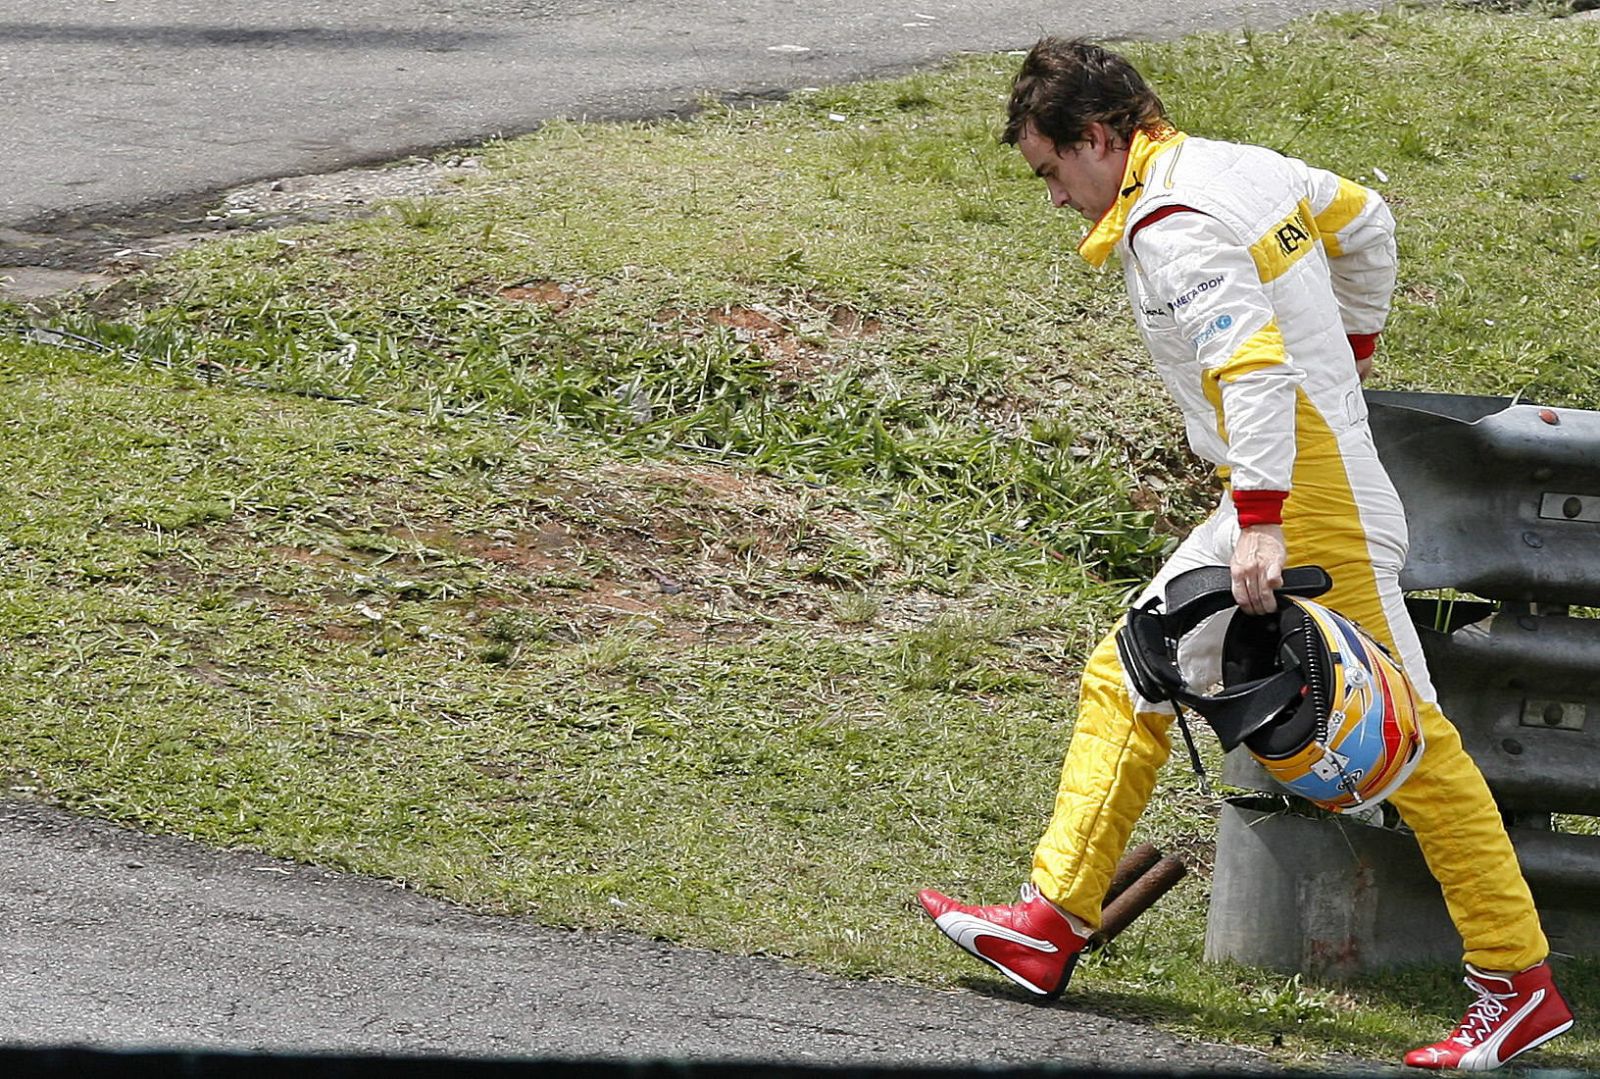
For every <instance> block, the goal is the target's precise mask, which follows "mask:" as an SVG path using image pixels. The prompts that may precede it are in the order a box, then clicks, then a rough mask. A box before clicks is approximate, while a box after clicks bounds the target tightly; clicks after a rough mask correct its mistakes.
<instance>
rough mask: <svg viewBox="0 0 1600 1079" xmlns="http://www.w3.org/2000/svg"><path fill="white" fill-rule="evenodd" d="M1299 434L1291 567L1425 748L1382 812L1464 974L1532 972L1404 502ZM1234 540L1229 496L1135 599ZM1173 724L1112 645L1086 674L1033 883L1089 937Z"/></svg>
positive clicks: (1211, 677) (1542, 949)
mask: <svg viewBox="0 0 1600 1079" xmlns="http://www.w3.org/2000/svg"><path fill="white" fill-rule="evenodd" d="M1297 420H1298V422H1299V425H1300V427H1299V433H1298V437H1297V442H1298V444H1299V454H1298V456H1297V459H1296V462H1295V469H1294V489H1293V494H1292V496H1291V497H1290V498H1289V500H1288V501H1287V503H1286V504H1285V507H1284V522H1283V523H1284V535H1285V539H1286V541H1287V545H1288V550H1289V559H1290V562H1291V564H1295V565H1301V564H1308V563H1309V564H1316V565H1320V566H1322V567H1323V568H1325V569H1326V570H1327V571H1328V572H1329V574H1330V575H1331V576H1332V578H1333V590H1332V591H1331V592H1329V593H1328V594H1327V595H1325V596H1322V597H1320V598H1319V600H1318V602H1320V603H1323V604H1325V605H1326V606H1329V607H1331V608H1333V609H1334V610H1337V611H1339V612H1340V613H1342V614H1344V615H1345V616H1346V617H1349V618H1352V619H1354V620H1355V621H1356V622H1358V623H1360V624H1361V625H1362V626H1363V627H1364V628H1365V629H1366V630H1367V631H1368V632H1370V633H1372V634H1373V636H1375V637H1377V638H1378V639H1379V640H1380V641H1382V642H1383V643H1384V644H1385V645H1386V646H1388V647H1389V648H1390V651H1391V653H1392V654H1393V655H1395V656H1398V657H1399V658H1400V660H1401V662H1402V664H1403V665H1404V667H1405V670H1406V672H1407V674H1408V675H1409V676H1410V678H1411V680H1412V682H1413V683H1414V684H1415V687H1416V690H1417V695H1418V698H1419V705H1420V707H1419V714H1420V717H1421V721H1422V726H1423V733H1424V737H1425V739H1426V749H1425V750H1424V752H1423V755H1422V760H1421V761H1420V762H1419V764H1418V766H1417V768H1416V770H1415V771H1414V772H1413V773H1412V774H1411V776H1410V778H1409V779H1407V781H1406V782H1405V784H1404V785H1403V786H1402V787H1401V788H1400V789H1399V790H1397V791H1396V792H1395V793H1394V794H1393V795H1392V797H1391V799H1390V800H1391V801H1392V802H1393V803H1394V805H1395V806H1396V808H1397V809H1398V810H1399V811H1400V815H1401V817H1402V819H1403V820H1404V821H1405V823H1406V824H1407V825H1408V826H1409V827H1410V828H1411V829H1412V831H1413V832H1415V834H1416V838H1417V842H1418V844H1419V845H1420V846H1421V848H1422V853H1423V857H1424V858H1425V859H1426V861H1427V864H1428V868H1429V870H1430V871H1431V872H1432V873H1433V875H1434V877H1435V878H1437V880H1438V881H1439V884H1440V887H1441V888H1442V890H1443V892H1444V899H1445V904H1446V906H1447V907H1448V909H1449V912H1450V916H1451V918H1452V920H1453V921H1454V923H1455V926H1456V929H1457V930H1458V931H1459V932H1460V934H1461V938H1462V942H1463V944H1464V947H1465V959H1466V961H1467V962H1469V963H1471V964H1473V965H1474V966H1477V967H1479V968H1481V969H1484V970H1522V969H1524V968H1526V967H1529V966H1532V965H1534V964H1536V963H1538V962H1540V961H1542V960H1543V959H1544V958H1545V957H1546V955H1547V954H1548V952H1549V946H1548V944H1547V942H1546V940H1545V936H1544V932H1543V930H1542V929H1541V928H1540V925H1539V916H1538V912H1537V911H1536V910H1535V909H1534V905H1533V898H1532V896H1531V895H1530V894H1529V891H1528V886H1527V884H1526V882H1525V881H1524V880H1523V877H1522V871H1521V868H1520V867H1519V865H1518V864H1517V860H1516V855H1515V853H1514V852H1513V850H1512V848H1511V843H1510V840H1509V839H1508V838H1507V836H1506V831H1505V827H1504V824H1503V822H1502V820H1501V818H1500V814H1499V811H1498V809H1497V808H1496V806H1495V804H1494V801H1493V799H1492V798H1491V796H1490V794H1489V788H1488V786H1487V785H1486V784H1485V782H1484V779H1483V776H1482V774H1481V773H1480V772H1479V771H1478V768H1477V766H1476V765H1475V764H1474V763H1473V762H1472V759H1471V758H1470V757H1468V756H1467V754H1466V752H1465V751H1464V750H1463V749H1462V746H1461V738H1460V735H1459V734H1458V733H1457V732H1456V729H1455V727H1454V726H1452V725H1451V723H1450V722H1449V720H1448V719H1446V718H1445V716H1444V714H1443V713H1442V712H1441V711H1440V710H1439V707H1438V705H1437V703H1436V701H1437V695H1436V694H1435V692H1434V689H1433V685H1432V682H1431V681H1430V679H1429V678H1428V674H1427V667H1426V665H1425V663H1424V660H1423V656H1422V652H1421V647H1420V643H1419V641H1418V639H1417V634H1416V630H1415V629H1414V628H1413V627H1412V624H1411V622H1410V619H1409V618H1408V617H1407V615H1406V611H1405V605H1404V600H1403V597H1402V595H1401V591H1400V586H1399V573H1400V567H1401V565H1402V563H1403V562H1404V560H1405V549H1406V528H1405V517H1404V512H1403V510H1402V508H1401V505H1400V501H1399V499H1398V497H1397V496H1396V494H1395V492H1394V488H1393V486H1392V485H1391V483H1390V482H1389V478H1388V476H1387V474H1386V473H1385V472H1384V470H1383V468H1382V466H1381V465H1380V464H1379V462H1378V459H1377V455H1376V453H1375V452H1374V451H1373V449H1372V443H1371V438H1370V434H1369V433H1368V431H1367V428H1366V426H1365V425H1364V424H1363V425H1361V426H1360V427H1359V428H1357V429H1355V430H1352V431H1348V432H1345V433H1344V434H1343V435H1340V436H1337V437H1336V436H1335V435H1333V434H1332V433H1331V432H1330V431H1329V430H1328V428H1327V427H1326V425H1325V424H1323V423H1322V422H1321V420H1320V418H1319V417H1318V416H1317V414H1316V412H1315V410H1313V409H1311V408H1309V407H1307V406H1306V404H1305V401H1304V398H1303V397H1302V399H1301V407H1300V408H1299V409H1298V410H1297ZM1238 535H1239V526H1238V522H1237V518H1236V517H1235V516H1234V511H1233V506H1232V503H1231V501H1230V500H1229V499H1228V498H1226V497H1224V499H1223V502H1222V505H1221V506H1220V507H1219V508H1218V509H1217V511H1216V512H1215V513H1214V514H1213V515H1212V516H1211V517H1210V518H1208V519H1207V520H1206V521H1205V523H1203V524H1202V525H1201V526H1200V527H1199V528H1197V529H1196V530H1195V531H1194V533H1192V534H1191V535H1190V536H1189V537H1188V538H1187V539H1186V540H1185V541H1184V543H1183V544H1182V545H1180V547H1179V548H1178V550H1177V551H1176V552H1175V553H1174V555H1173V557H1172V558H1171V560H1169V562H1168V563H1167V565H1166V566H1164V567H1163V568H1162V570H1161V572H1160V573H1159V574H1158V575H1157V577H1156V578H1155V581H1154V582H1152V584H1151V586H1150V588H1149V589H1148V590H1147V591H1146V594H1145V596H1146V597H1147V596H1149V595H1152V594H1159V593H1160V590H1161V589H1163V588H1164V587H1165V584H1166V581H1167V580H1169V579H1170V578H1171V577H1173V576H1174V575H1176V574H1178V573H1181V572H1183V571H1184V570H1187V569H1192V568H1193V567H1195V566H1199V565H1216V564H1226V563H1227V562H1228V561H1229V558H1230V556H1231V554H1232V550H1233V545H1234V543H1235V542H1236V541H1237V539H1238ZM1144 598H1145V597H1141V598H1140V602H1143V600H1144ZM1226 618H1227V616H1226V615H1221V616H1218V617H1216V618H1214V619H1212V620H1211V621H1210V622H1208V623H1207V624H1206V625H1203V626H1201V627H1200V628H1199V629H1197V630H1196V631H1195V632H1194V633H1193V634H1191V635H1190V636H1189V637H1187V638H1185V640H1184V642H1183V644H1182V646H1181V647H1180V652H1179V662H1180V664H1181V665H1182V668H1183V671H1184V675H1185V678H1186V679H1187V680H1188V681H1189V682H1190V684H1191V685H1209V684H1211V683H1212V682H1214V681H1215V680H1216V678H1217V677H1218V672H1219V670H1220V650H1221V633H1222V630H1223V628H1224V625H1225V621H1226ZM1172 719H1173V713H1172V709H1171V706H1170V705H1155V704H1152V703H1150V702H1148V701H1145V700H1143V699H1142V698H1139V697H1138V696H1137V695H1136V694H1135V693H1134V691H1133V689H1132V686H1131V684H1130V683H1129V681H1128V679H1127V677H1126V675H1125V674H1124V672H1123V669H1122V665H1121V663H1120V662H1119V660H1118V658H1117V650H1116V645H1115V641H1114V639H1113V638H1112V637H1111V636H1107V637H1106V639H1105V640H1103V641H1101V642H1100V645H1099V647H1098V648H1096V649H1095V651H1094V652H1093V654H1092V655H1091V656H1090V658H1089V661H1088V663H1087V665H1086V666H1085V668H1084V671H1083V680H1082V686H1081V689H1080V702H1079V711H1078V719H1077V726H1076V728H1075V730H1074V733H1073V737H1072V742H1071V745H1070V747H1069V748H1068V751H1067V755H1066V761H1065V763H1064V765H1063V767H1062V772H1061V783H1060V787H1059V790H1058V793H1057V795H1056V802H1055V810H1054V813H1053V815H1052V817H1051V820H1050V824H1049V826H1048V828H1047V829H1046V831H1045V834H1044V836H1043V838H1042V839H1041V840H1040V841H1039V844H1038V847H1037V848H1036V849H1035V851H1034V861H1033V873H1032V879H1033V882H1034V884H1035V885H1037V886H1038V888H1039V890H1040V891H1041V892H1042V893H1043V894H1044V895H1045V896H1046V897H1047V898H1049V899H1051V900H1053V901H1055V902H1056V903H1057V904H1059V905H1060V906H1061V907H1062V908H1064V909H1065V910H1067V911H1069V912H1071V913H1072V914H1074V915H1076V916H1078V917H1079V918H1082V919H1083V920H1084V921H1085V922H1087V923H1089V924H1090V925H1091V926H1098V925H1099V924H1100V914H1101V911H1100V907H1101V902H1102V899H1103V898H1104V896H1105V893H1106V890H1107V888H1108V887H1109V886H1110V882H1111V875H1112V873H1113V871H1114V870H1115V867H1116V864H1117V861H1118V859H1119V858H1120V857H1121V855H1122V852H1123V848H1124V847H1125V846H1126V845H1127V843H1128V839H1129V836H1130V834H1131V833H1132V831H1133V827H1134V823H1135V821H1136V820H1137V819H1138V817H1139V815H1140V813H1142V812H1143V810H1144V807H1145V805H1146V803H1147V802H1148V801H1149V799H1150V796H1151V793H1152V792H1153V790H1154V788H1155V783H1156V773H1157V771H1158V770H1159V769H1160V768H1161V766H1162V764H1163V763H1164V762H1165V761H1166V759H1167V756H1168V753H1169V751H1170V741H1169V738H1168V728H1169V726H1170V725H1171V723H1172Z"/></svg>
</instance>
